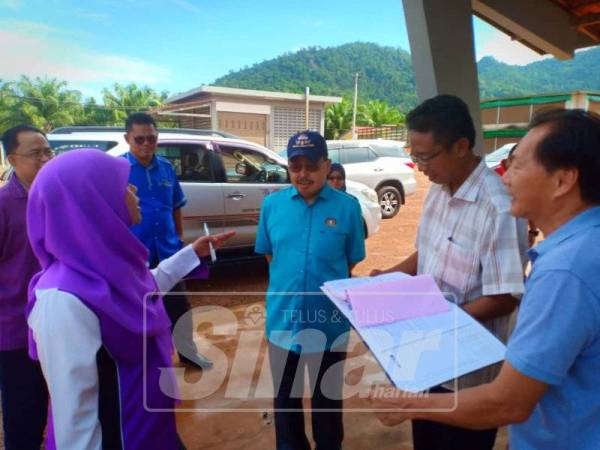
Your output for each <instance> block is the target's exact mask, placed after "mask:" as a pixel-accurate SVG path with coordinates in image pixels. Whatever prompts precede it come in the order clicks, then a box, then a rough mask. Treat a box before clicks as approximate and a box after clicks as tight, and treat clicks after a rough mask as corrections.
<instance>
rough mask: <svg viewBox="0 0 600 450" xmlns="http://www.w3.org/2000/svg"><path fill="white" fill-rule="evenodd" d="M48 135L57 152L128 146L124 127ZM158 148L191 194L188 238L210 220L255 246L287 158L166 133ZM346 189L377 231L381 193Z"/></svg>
mask: <svg viewBox="0 0 600 450" xmlns="http://www.w3.org/2000/svg"><path fill="white" fill-rule="evenodd" d="M48 140H49V142H50V145H52V147H53V148H55V149H56V150H57V151H58V153H60V152H61V151H67V150H73V149H76V148H83V147H88V146H92V147H95V148H104V149H105V148H106V146H104V145H103V144H102V142H114V143H116V144H115V145H111V147H110V148H109V149H108V151H107V153H108V154H111V155H113V156H120V155H122V154H124V153H125V152H127V151H128V146H127V145H126V144H125V141H124V138H123V131H120V132H115V131H107V132H104V133H102V132H97V131H94V132H77V133H70V134H68V135H62V134H49V135H48ZM65 141H68V142H65ZM90 143H94V145H90ZM157 154H159V155H161V156H163V157H165V158H167V159H168V160H169V161H171V163H172V164H173V166H174V167H175V171H176V173H177V176H178V178H179V180H180V182H181V186H182V188H183V191H184V193H185V196H186V198H187V204H186V206H185V207H184V208H183V219H184V229H185V240H186V241H189V240H192V239H195V238H196V237H199V236H201V235H203V234H204V229H203V225H204V223H207V224H208V226H209V228H210V230H211V232H214V233H218V232H223V231H229V230H235V231H236V232H237V234H236V236H235V237H234V238H232V239H231V240H230V241H229V242H228V245H227V249H242V248H251V247H253V246H254V240H255V237H256V226H257V224H258V217H259V213H260V206H261V204H262V201H263V198H264V197H265V196H266V195H267V194H269V193H271V192H273V191H277V190H279V189H282V188H284V187H286V186H288V185H289V179H288V171H287V161H286V160H285V159H284V158H282V157H281V156H279V155H277V154H276V153H275V152H273V151H271V150H269V149H268V148H265V147H262V146H260V145H258V144H254V143H252V142H248V141H245V140H242V139H232V138H227V137H221V136H214V135H210V136H202V135H192V134H187V133H163V134H159V142H158V149H157ZM348 192H349V193H351V194H352V195H354V196H356V197H357V198H358V200H359V202H360V204H361V210H362V215H363V220H364V226H365V232H366V234H367V235H368V236H371V235H373V234H375V233H376V232H377V231H378V229H379V224H380V221H381V213H380V210H379V205H378V203H377V195H376V194H375V192H374V191H373V190H372V189H370V188H368V187H367V186H365V185H362V184H360V183H352V182H350V183H348Z"/></svg>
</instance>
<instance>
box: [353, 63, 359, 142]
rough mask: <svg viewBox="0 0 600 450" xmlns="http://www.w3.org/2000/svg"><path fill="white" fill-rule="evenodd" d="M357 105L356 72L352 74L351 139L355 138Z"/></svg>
mask: <svg viewBox="0 0 600 450" xmlns="http://www.w3.org/2000/svg"><path fill="white" fill-rule="evenodd" d="M357 105H358V72H357V73H356V74H355V75H354V106H353V107H352V139H356V108H357Z"/></svg>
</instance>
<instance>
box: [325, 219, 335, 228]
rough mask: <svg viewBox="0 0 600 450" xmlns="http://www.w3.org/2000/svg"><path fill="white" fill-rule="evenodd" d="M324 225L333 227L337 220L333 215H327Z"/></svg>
mask: <svg viewBox="0 0 600 450" xmlns="http://www.w3.org/2000/svg"><path fill="white" fill-rule="evenodd" d="M325 225H327V226H328V227H330V228H334V227H335V226H336V225H337V221H336V220H335V219H334V218H333V217H328V218H327V219H325Z"/></svg>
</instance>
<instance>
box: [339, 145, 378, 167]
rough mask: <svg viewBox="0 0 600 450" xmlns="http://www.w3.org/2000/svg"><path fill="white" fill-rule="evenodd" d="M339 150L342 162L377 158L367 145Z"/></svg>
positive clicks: (357, 161) (359, 161)
mask: <svg viewBox="0 0 600 450" xmlns="http://www.w3.org/2000/svg"><path fill="white" fill-rule="evenodd" d="M340 152H341V154H340V156H341V163H342V164H353V163H364V162H369V161H374V160H375V159H377V158H376V156H375V154H374V153H373V151H372V150H371V149H369V147H345V148H343V149H342V150H341V151H340Z"/></svg>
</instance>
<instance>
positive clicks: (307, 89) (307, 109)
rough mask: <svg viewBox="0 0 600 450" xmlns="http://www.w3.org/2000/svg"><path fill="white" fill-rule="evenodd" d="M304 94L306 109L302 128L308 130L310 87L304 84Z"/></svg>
mask: <svg viewBox="0 0 600 450" xmlns="http://www.w3.org/2000/svg"><path fill="white" fill-rule="evenodd" d="M304 96H305V97H306V111H305V114H304V129H305V130H308V111H309V105H310V100H309V97H310V87H308V86H306V88H305V90H304Z"/></svg>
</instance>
